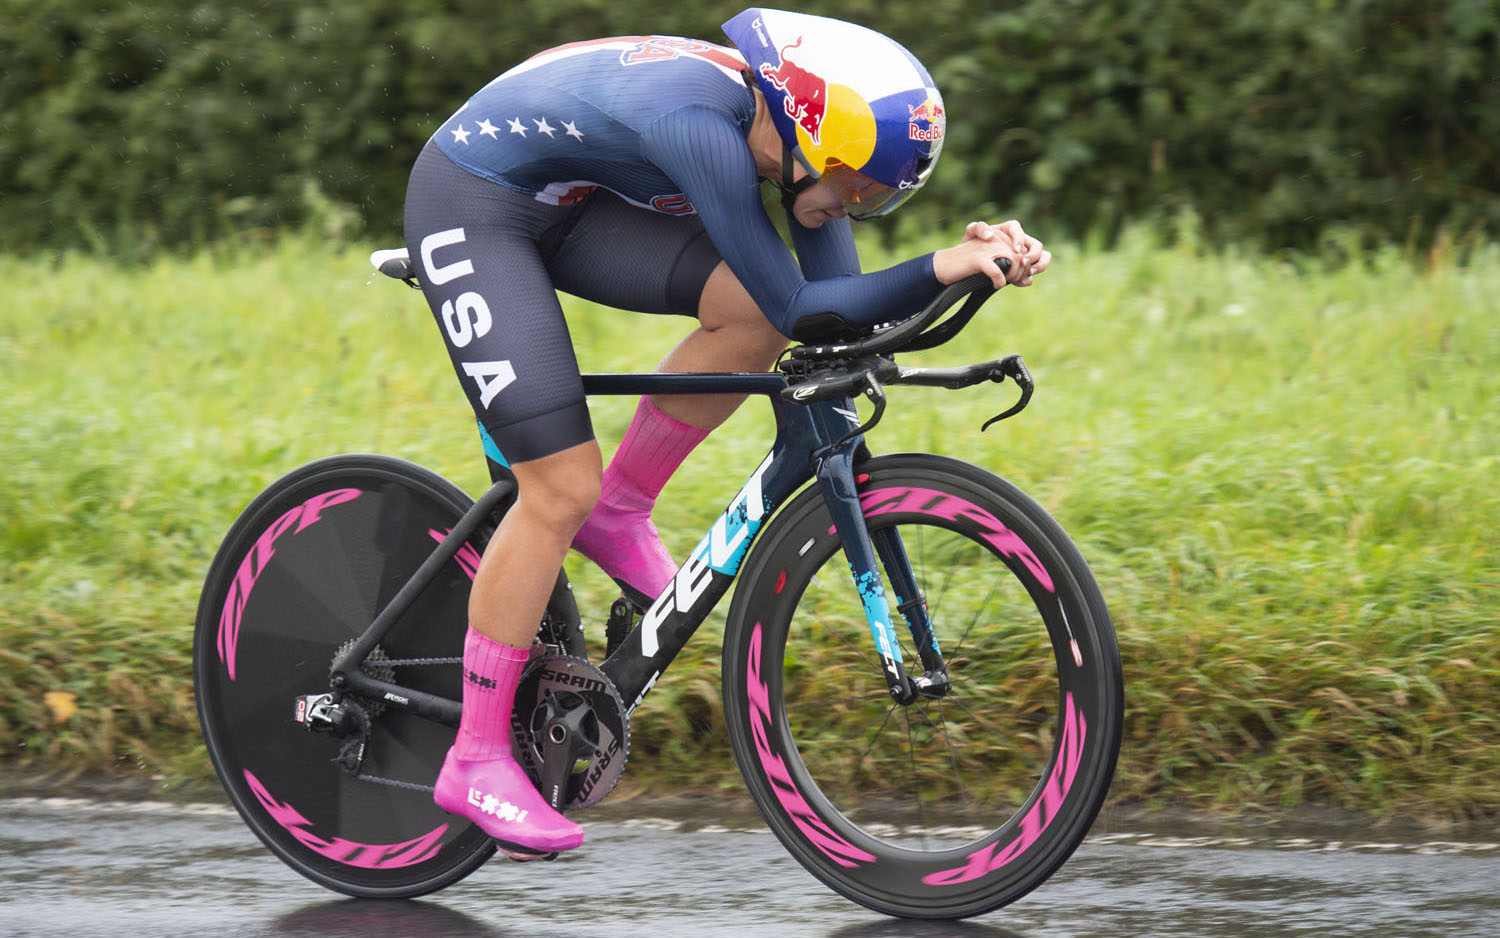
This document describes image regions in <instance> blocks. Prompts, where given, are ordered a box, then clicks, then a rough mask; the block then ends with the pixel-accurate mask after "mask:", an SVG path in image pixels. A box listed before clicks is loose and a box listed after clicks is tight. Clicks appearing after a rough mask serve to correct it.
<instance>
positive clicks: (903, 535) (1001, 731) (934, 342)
mask: <svg viewBox="0 0 1500 938" xmlns="http://www.w3.org/2000/svg"><path fill="white" fill-rule="evenodd" d="M372 260H373V261H374V262H375V263H376V265H377V267H378V268H379V269H381V271H382V272H383V273H387V274H389V275H391V276H393V277H397V278H400V279H405V280H408V282H412V283H414V282H415V281H414V280H413V279H412V277H413V271H412V267H411V265H410V263H409V261H408V259H407V258H406V255H405V252H404V251H387V252H376V254H375V255H374V256H373V257H372ZM993 292H994V290H993V287H992V286H991V285H990V283H989V282H988V280H986V279H985V278H983V277H973V278H970V279H969V280H966V281H964V282H962V283H958V284H954V285H952V286H950V287H947V288H945V289H944V290H943V292H942V293H941V295H939V296H938V297H937V298H936V299H935V300H934V301H933V302H932V304H930V305H929V306H928V307H927V308H925V309H923V310H921V311H919V312H918V313H916V314H915V315H913V316H912V317H910V318H908V319H906V320H902V321H900V322H897V323H894V324H887V325H884V326H881V327H878V328H876V329H873V330H866V331H865V332H864V333H862V334H857V335H850V334H847V333H843V332H842V331H841V332H840V334H838V335H830V336H825V337H822V338H821V339H820V340H819V341H816V342H811V343H803V344H800V345H796V346H794V347H792V348H791V349H790V350H788V352H787V353H786V354H785V355H783V356H782V359H781V361H780V362H779V363H778V368H777V370H776V371H774V372H768V373H761V374H608V375H605V374H600V375H584V377H583V381H584V388H585V390H586V391H587V392H588V393H589V394H592V395H600V394H628V395H640V394H653V395H658V394H677V393H684V394H702V393H713V392H720V393H726V394H730V393H732V394H750V395H759V396H763V397H765V398H766V399H767V400H768V401H769V402H770V406H771V408H772V410H773V412H774V414H775V419H776V436H775V440H774V442H773V443H772V445H771V447H770V451H769V453H768V454H767V455H766V456H765V458H764V459H762V460H761V461H760V463H759V464H758V465H756V466H754V467H753V468H751V469H750V471H749V474H748V477H747V478H746V480H745V482H744V484H743V486H742V487H741V488H740V489H739V492H738V493H737V494H736V495H735V496H734V497H733V498H732V499H731V500H730V501H729V504H728V506H727V507H726V508H725V509H724V511H723V512H722V513H721V514H720V515H719V516H718V518H717V520H715V521H714V523H713V525H712V526H711V527H710V529H709V530H708V531H707V532H706V533H705V534H704V535H703V536H702V538H701V540H699V541H698V543H697V546H696V547H694V548H693V550H692V551H691V552H690V553H689V554H688V555H687V559H686V560H685V561H684V562H683V563H682V566H681V567H680V568H679V569H678V571H677V573H676V575H675V577H674V578H673V580H672V582H671V583H670V584H669V585H668V586H667V587H666V589H664V590H663V591H662V593H661V595H659V596H655V597H645V598H642V597H639V596H636V597H633V599H634V602H627V601H626V599H625V598H623V597H622V599H621V600H619V601H616V602H615V603H614V605H613V608H612V609H611V610H610V614H609V616H608V625H607V627H606V642H605V644H606V649H605V653H604V657H603V658H602V660H601V661H599V662H598V663H594V662H591V661H590V660H589V659H588V656H587V648H586V646H585V643H584V641H583V632H582V625H581V617H580V614H579V609H578V606H577V603H576V601H575V599H574V597H573V594H572V592H571V589H570V587H569V583H568V581H567V578H566V576H565V575H563V574H561V573H560V574H559V576H558V580H557V583H556V587H555V589H554V590H553V593H552V596H551V599H550V601H549V603H548V607H547V610H546V613H545V615H544V617H543V620H542V622H541V623H540V631H539V637H538V641H537V644H536V645H535V646H534V648H533V658H532V661H531V663H530V664H529V665H528V666H527V669H526V671H525V672H524V674H523V677H522V681H521V685H520V688H519V690H518V691H517V697H516V707H515V716H514V719H513V727H512V728H513V745H514V749H515V752H516V754H517V756H518V758H519V759H520V760H521V761H522V763H523V765H524V766H525V767H526V769H527V771H528V773H529V774H530V775H531V777H532V779H533V781H534V782H535V783H536V784H537V786H538V789H539V790H540V791H541V792H542V793H543V794H544V796H545V797H547V798H548V800H549V801H550V802H551V803H552V804H553V805H554V806H556V807H558V808H560V809H562V810H566V811H579V810H583V809H586V808H588V807H589V806H591V805H594V804H597V803H598V802H599V801H600V800H602V799H603V798H604V797H605V796H606V795H607V794H608V793H609V792H610V791H611V789H613V788H614V787H615V784H616V783H617V782H618V781H619V779H620V777H621V774H622V773H623V772H624V769H625V766H626V762H627V759H628V757H629V754H630V736H631V734H630V715H631V713H632V712H633V711H634V710H635V709H636V708H637V707H639V706H640V704H641V701H642V700H643V699H644V698H645V697H646V695H647V694H648V693H649V692H650V691H651V689H652V687H653V686H654V685H655V684H656V683H657V681H658V679H661V678H662V677H663V675H664V673H665V672H666V670H667V668H668V666H669V665H670V664H671V662H672V660H673V659H674V658H675V657H676V656H677V654H678V652H679V651H680V650H681V649H682V648H683V647H684V645H685V644H686V643H687V641H688V640H689V638H690V637H691V636H692V635H693V634H694V632H695V630H696V629H697V628H698V626H699V625H700V624H701V623H702V622H703V620H704V619H705V617H706V616H707V615H708V614H709V612H710V610H712V609H713V607H714V606H715V604H716V603H717V602H718V601H719V599H720V598H721V597H722V596H723V595H724V594H725V593H726V592H727V590H728V588H729V586H730V584H731V583H733V582H734V581H735V580H736V578H738V579H739V581H740V582H739V585H738V586H737V588H736V590H735V594H734V597H733V600H732V602H731V603H730V607H729V611H728V616H727V621H726V624H725V627H724V637H723V650H722V661H723V664H722V669H723V670H722V673H723V715H724V721H725V724H726V728H727V733H728V738H729V743H730V747H731V749H732V751H733V753H734V758H735V760H736V761H737V763H738V766H739V769H740V772H741V774H742V775H743V777H744V781H745V784H746V786H747V788H748V790H749V793H750V795H751V797H752V798H753V799H754V801H755V803H756V805H757V806H758V807H759V809H760V811H761V813H762V814H763V815H764V817H765V820H766V823H767V824H768V825H769V827H770V829H771V830H772V831H773V832H774V833H775V834H776V836H777V837H778V838H779V839H780V841H781V843H782V844H784V845H785V847H786V849H787V850H788V851H789V852H790V853H791V854H792V856H793V857H795V858H796V859H797V860H798V862H800V863H801V864H802V865H803V866H805V867H806V868H807V869H808V870H809V871H810V872H811V873H812V874H813V875H814V876H816V877H817V878H818V879H820V880H822V881H823V882H824V883H826V884H827V885H828V886H830V887H831V888H832V889H834V890H836V891H837V892H839V893H841V894H842V895H844V896H846V897H848V898H849V899H852V900H853V901H855V902H857V903H860V904H862V905H864V906H867V907H869V908H871V909H875V910H878V911H881V912H884V913H888V914H892V915H899V916H908V917H916V918H957V917H964V916H970V915H976V914H980V913H983V912H987V911H990V910H992V909H995V908H998V907H1000V906H1002V905H1005V904H1007V903H1009V902H1012V901H1014V900H1016V899H1018V898H1020V897H1021V896H1024V895H1025V894H1027V893H1028V892H1030V891H1031V890H1033V889H1035V888H1036V887H1037V886H1038V885H1040V884H1041V883H1042V882H1043V881H1045V880H1046V879H1047V878H1048V877H1049V876H1050V875H1051V874H1052V873H1053V872H1054V871H1056V870H1057V869H1058V867H1059V866H1061V864H1062V863H1063V862H1064V861H1065V860H1066V859H1067V858H1068V856H1069V855H1070V854H1071V853H1072V852H1073V850H1074V849H1075V848H1076V847H1077V846H1078V844H1079V842H1080V841H1082V840H1083V838H1084V836H1085V834H1086V833H1087V832H1088V830H1089V827H1090V825H1091V824H1092V823H1093V820H1094V817H1095V815H1096V814H1097V812H1098V810H1099V807H1100V805H1101V803H1102V802H1103V800H1104V798H1105V795H1106V793H1107V791H1108V788H1109V783H1110V779H1111V776H1112V774H1113V771H1114V765H1115V759H1116V755H1117V753H1118V749H1119V745H1120V734H1121V715H1122V712H1123V701H1122V689H1121V686H1122V680H1121V672H1120V661H1119V653H1118V650H1117V647H1116V642H1115V636H1114V632H1113V628H1112V626H1111V624H1110V619H1109V613H1108V610H1107V609H1106V606H1105V602H1104V599H1103V597H1102V596H1101V594H1100V591H1099V589H1098V586H1097V585H1096V583H1095V581H1094V578H1093V576H1092V575H1091V573H1090V571H1089V569H1088V567H1087V565H1086V564H1085V563H1084V560H1083V558H1082V557H1081V556H1080V554H1079V552H1078V550H1077V549H1076V547H1075V546H1074V545H1073V543H1072V542H1071V541H1070V540H1069V538H1068V537H1067V535H1066V534H1064V532H1063V530H1062V529H1061V528H1060V527H1059V526H1058V524H1057V523H1056V522H1055V521H1054V520H1053V519H1052V518H1051V517H1050V516H1049V515H1048V514H1047V512H1046V511H1044V510H1043V509H1042V507H1041V506H1040V505H1038V504H1037V503H1036V502H1035V501H1033V500H1032V499H1031V498H1029V497H1028V496H1026V495H1025V494H1024V493H1022V492H1021V491H1020V490H1019V489H1017V488H1016V487H1015V486H1013V485H1011V484H1010V483H1008V482H1006V481H1005V480H1003V479H1001V478H1000V477H998V476H996V475H994V474H992V473H990V472H988V471H986V470H984V469H981V468H978V467H976V466H973V465H970V464H968V463H965V462H961V461H958V460H955V459H951V458H946V457H942V456H937V455H931V454H926V453H901V454H894V455H874V454H873V453H872V452H871V450H870V448H869V446H868V445H867V443H866V434H867V433H868V432H869V431H870V430H871V428H873V427H874V426H875V425H876V424H877V423H878V422H879V421H880V420H881V418H882V416H883V414H884V413H885V410H886V405H887V399H886V394H885V388H887V387H890V386H892V385H926V386H936V387H943V388H951V389H958V388H966V387H971V386H973V385H977V384H981V383H986V382H996V383H999V382H1005V381H1010V382H1012V383H1014V384H1015V385H1016V386H1017V388H1018V389H1019V391H1020V396H1019V399H1018V400H1017V401H1016V403H1015V404H1014V405H1012V406H1011V407H1010V408H1009V409H1008V410H1006V411H1005V412H1004V413H1002V414H1000V415H998V416H996V417H995V418H993V419H992V420H991V421H989V422H988V423H986V424H985V426H986V427H988V426H989V425H990V423H993V422H994V421H995V420H1000V419H1003V418H1005V417H1009V416H1011V415H1013V414H1015V413H1017V412H1019V411H1020V410H1021V409H1022V408H1024V407H1025V406H1026V405H1027V403H1028V401H1029V400H1030V398H1031V394H1032V388H1033V381H1032V377H1031V375H1030V373H1029V372H1028V370H1027V368H1026V366H1025V364H1024V362H1023V361H1022V359H1021V358H1020V356H1018V355H1011V356H1007V357H1005V358H1001V359H998V360H995V361H988V362H984V363H981V364H973V365H967V366H962V367H955V368H927V367H909V366H906V365H901V364H897V363H896V361H895V359H894V358H893V356H895V355H897V354H900V353H904V352H909V351H915V350H919V349H927V348H932V347H935V346H938V345H941V344H942V343H944V342H947V341H949V340H951V339H952V338H953V337H954V336H955V335H957V334H958V333H959V331H960V330H962V329H963V328H964V326H965V325H967V324H968V322H969V321H970V320H971V319H972V317H973V316H974V314H975V313H976V312H977V310H978V309H979V307H980V305H981V304H983V303H984V301H985V300H986V299H987V298H988V297H989V296H990V295H991V294H992V293H993ZM960 301H964V302H963V305H962V307H961V308H957V309H956V311H955V307H958V304H959V302H960ZM833 325H834V326H837V325H838V324H837V323H836V322H834V323H833ZM859 398H865V399H868V401H869V402H870V403H871V404H872V405H873V411H872V412H871V415H870V416H869V417H868V418H867V419H862V418H861V417H860V415H859V412H858V410H857V409H856V406H855V401H856V399H859ZM487 442H488V441H487ZM486 449H487V453H488V456H489V464H490V468H491V474H492V477H493V478H494V484H493V485H492V486H491V487H490V488H489V490H488V491H486V492H485V493H484V494H482V495H481V496H480V497H479V498H478V499H477V500H474V499H471V498H470V497H469V496H468V495H466V494H465V493H464V492H463V491H461V490H460V489H459V488H458V487H456V486H455V485H453V484H452V483H450V482H448V481H447V480H445V479H443V478H442V477H440V476H438V475H437V474H435V473H433V472H431V471H429V470H427V469H424V468H422V467H420V466H417V465H414V464H412V463H410V462H406V461H404V460H400V459H396V458H392V457H389V456H379V455H344V456H334V457H330V458H326V459H321V460H318V461H315V462H313V463H310V464H308V465H305V466H302V467H301V468H299V469H296V470H294V471H292V472H291V473H289V474H288V475H286V476H285V477H284V478H282V479H280V480H279V481H277V482H275V483H274V484H272V485H271V486H270V487H269V488H268V489H266V491H265V492H263V493H262V494H260V495H259V496H258V497H256V498H255V499H254V500H253V501H252V502H251V503H250V504H249V506H248V507H247V508H245V510H244V512H243V513H242V514H241V515H240V516H239V518H238V520H236V521H235V522H234V524H233V526H232V527H231V528H230V530H229V533H228V535H227V536H226V537H225V539H224V541H223V544H222V546H221V547H220V548H219V551H218V553H217V555H216V556H215V558H214V560H213V562H212V565H211V567H210V569H209V571H208V576H207V580H206V582H205V584H204V589H203V594H202V599H201V602H200V605H199V608H198V614H197V622H196V627H195V636H194V677H195V681H196V688H197V702H198V712H199V717H200V720H201V724H202V729H203V736H204V740H205V742H206V744H207V748H208V751H209V753H210V755H211V757H212V760H213V764H214V768H215V770H216V771H217V773H218V775H219V778H220V779H221V781H222V782H223V784H224V787H225V789H226V790H227V792H228V794H229V798H230V800H231V801H232V802H233V804H234V806H235V807H236V809H238V811H239V813H240V814H241V816H242V817H243V818H244V820H245V822H246V823H247V824H248V825H249V827H250V828H251V829H252V830H253V831H254V832H255V833H256V835H258V836H259V837H260V839H261V840H262V841H263V842H264V843H265V844H266V846H267V847H269V848H270V849H271V851H272V852H274V853H275V854H276V856H278V857H279V858H281V859H282V860H283V861H285V862H286V863H287V864H289V865H290V866H291V867H292V868H294V869H295V870H297V871H298V872H299V873H301V874H303V875H305V876H307V877H308V878H310V879H312V880H314V881H315V882H318V883H320V884H322V885H324V886H327V887H329V888H331V889H335V890H338V891H340V892H343V893H347V894H350V895H354V896H367V897H410V896H417V895H421V894H424V893H428V892H431V891H433V890H436V889H441V888H443V887H445V886H448V885H450V884H452V883H454V882H456V881H457V880H459V879H461V878H463V877H464V876H466V875H467V874H469V873H470V872H472V871H473V870H474V869H476V868H477V867H478V866H479V865H480V864H482V863H484V862H485V861H486V860H487V859H489V858H490V856H491V855H492V854H493V853H494V851H495V843H494V841H493V840H491V839H490V838H489V837H488V836H487V835H486V834H485V833H484V832H483V831H482V830H481V829H480V828H479V827H477V826H475V825H474V824H472V823H470V822H468V821H467V820H464V819H461V818H459V817H456V816H453V815H450V814H447V813H445V812H444V811H442V810H441V809H439V808H438V807H437V806H436V805H434V804H433V802H432V794H431V793H432V786H433V782H434V780H435V778H436V776H437V772H438V769H439V767H440V766H441V764H442V761H443V755H444V753H445V752H446V750H447V749H448V747H449V746H450V745H451V743H452V742H453V738H454V734H455V732H456V728H457V726H458V722H459V715H460V710H461V704H460V700H461V688H460V665H461V655H462V647H463V641H464V633H465V630H466V621H467V615H466V607H467V599H468V592H469V583H470V580H472V578H473V576H474V572H475V570H476V568H477V565H478V562H479V557H480V555H481V554H482V552H483V550H484V547H485V544H486V543H487V542H488V539H489V537H490V536H491V535H492V534H493V532H494V530H495V528H496V526H497V524H498V523H499V520H500V519H501V517H503V515H504V513H505V512H506V510H507V508H508V507H509V506H510V505H511V504H512V503H513V501H514V499H515V491H516V489H515V482H514V477H513V476H512V475H511V474H510V473H509V471H508V470H507V469H506V467H505V465H504V460H503V454H501V453H499V452H498V451H496V450H494V449H493V448H492V444H491V445H487V447H486ZM489 800H490V801H493V800H494V799H489ZM479 807H480V809H481V810H484V811H486V812H488V813H499V814H501V815H503V814H504V813H505V812H506V811H511V812H514V811H515V810H517V809H516V808H515V807H514V806H513V805H510V804H508V803H503V802H497V803H494V804H489V803H482V804H480V805H479ZM528 872H531V873H532V874H533V875H536V874H535V872H534V868H533V869H532V870H529V871H528Z"/></svg>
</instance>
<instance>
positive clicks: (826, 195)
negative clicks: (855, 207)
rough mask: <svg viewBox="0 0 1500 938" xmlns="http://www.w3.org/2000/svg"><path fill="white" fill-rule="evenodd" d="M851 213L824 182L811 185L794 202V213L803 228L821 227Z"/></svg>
mask: <svg viewBox="0 0 1500 938" xmlns="http://www.w3.org/2000/svg"><path fill="white" fill-rule="evenodd" d="M847 214H849V212H848V210H847V209H845V208H844V203H842V202H840V201H839V197H838V196H837V195H834V193H833V192H832V190H830V189H829V188H828V187H826V186H824V185H823V184H822V183H817V184H816V185H812V186H809V187H808V188H807V189H805V190H803V192H802V193H801V194H799V195H798V196H797V201H796V202H794V203H792V215H793V216H794V217H795V218H796V219H797V222H798V224H800V225H801V226H802V227H803V228H821V227H823V225H824V224H826V223H827V222H828V221H829V220H830V219H833V218H843V217H844V216H845V215H847Z"/></svg>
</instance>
